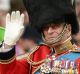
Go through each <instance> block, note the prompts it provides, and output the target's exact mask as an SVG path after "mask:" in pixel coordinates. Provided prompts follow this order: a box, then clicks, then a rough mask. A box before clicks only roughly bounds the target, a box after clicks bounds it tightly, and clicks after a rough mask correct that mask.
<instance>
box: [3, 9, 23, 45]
mask: <svg viewBox="0 0 80 74" xmlns="http://www.w3.org/2000/svg"><path fill="white" fill-rule="evenodd" d="M23 23H24V14H21V15H20V12H19V11H16V12H15V11H13V12H12V13H11V15H10V14H9V13H8V14H7V16H6V27H5V35H4V43H5V44H7V45H10V46H12V45H15V44H16V42H17V41H18V40H19V38H20V36H21V35H22V33H23V30H24V26H23Z"/></svg>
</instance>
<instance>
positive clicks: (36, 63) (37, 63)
mask: <svg viewBox="0 0 80 74" xmlns="http://www.w3.org/2000/svg"><path fill="white" fill-rule="evenodd" d="M38 48H39V46H36V47H35V48H34V49H33V51H32V52H31V53H30V54H29V55H28V56H27V61H28V63H29V64H31V65H32V67H34V66H36V65H39V64H41V63H43V62H44V61H45V60H46V59H44V60H41V61H39V62H34V61H32V58H33V56H32V57H31V55H32V54H33V53H34V52H35V51H36V50H38Z"/></svg>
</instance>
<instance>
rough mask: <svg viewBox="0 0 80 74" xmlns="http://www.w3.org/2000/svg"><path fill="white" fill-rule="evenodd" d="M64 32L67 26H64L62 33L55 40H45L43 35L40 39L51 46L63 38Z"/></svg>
mask: <svg viewBox="0 0 80 74" xmlns="http://www.w3.org/2000/svg"><path fill="white" fill-rule="evenodd" d="M66 30H67V24H65V25H64V28H63V31H62V32H61V33H60V35H58V37H57V38H56V39H52V40H46V39H45V37H44V36H43V34H42V38H43V40H44V42H45V43H46V44H48V45H52V44H55V43H57V42H59V41H60V40H61V39H62V38H63V37H64V34H65V32H66Z"/></svg>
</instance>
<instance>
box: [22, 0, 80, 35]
mask: <svg viewBox="0 0 80 74" xmlns="http://www.w3.org/2000/svg"><path fill="white" fill-rule="evenodd" d="M23 2H24V5H25V7H26V10H27V12H28V14H29V19H30V24H31V25H33V26H35V27H37V29H38V30H39V31H40V32H41V29H42V27H43V26H46V25H47V24H51V23H62V22H66V23H69V24H71V26H72V34H76V33H78V31H79V25H78V21H77V17H76V13H75V9H74V7H73V6H72V3H71V0H23Z"/></svg>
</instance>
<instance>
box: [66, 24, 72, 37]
mask: <svg viewBox="0 0 80 74" xmlns="http://www.w3.org/2000/svg"><path fill="white" fill-rule="evenodd" d="M66 34H67V35H68V36H70V35H71V24H68V25H67V31H66Z"/></svg>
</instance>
